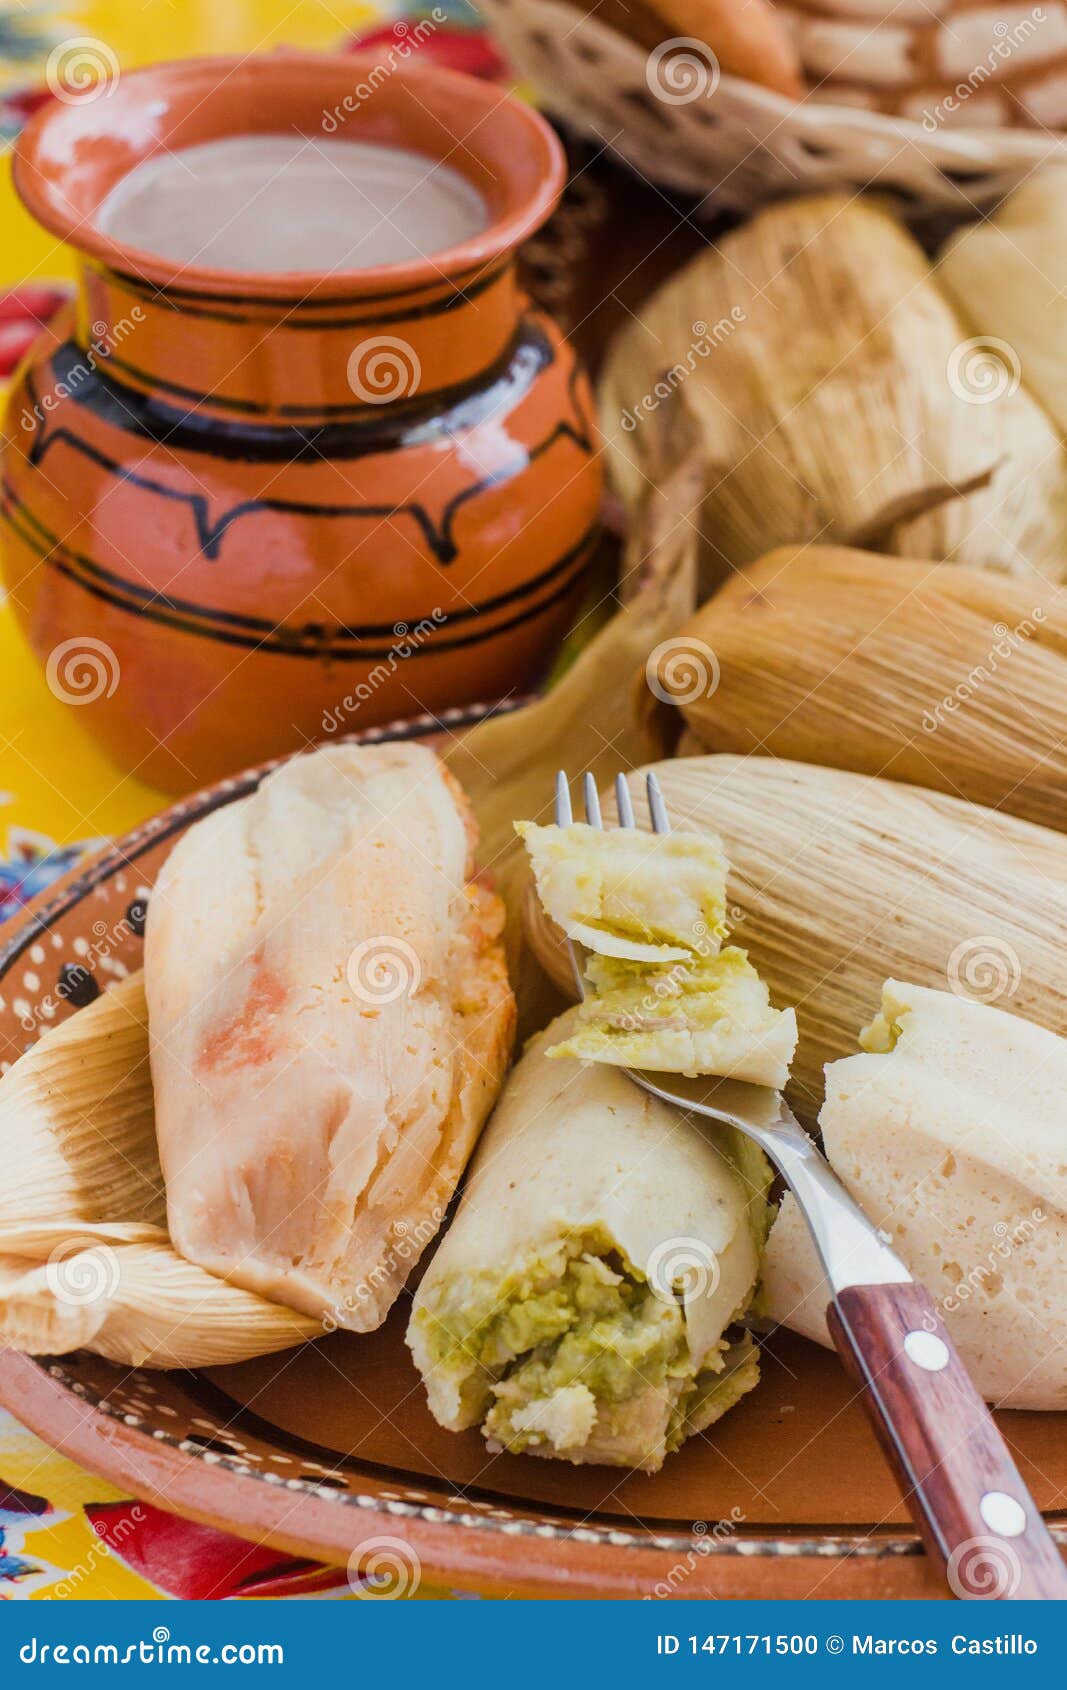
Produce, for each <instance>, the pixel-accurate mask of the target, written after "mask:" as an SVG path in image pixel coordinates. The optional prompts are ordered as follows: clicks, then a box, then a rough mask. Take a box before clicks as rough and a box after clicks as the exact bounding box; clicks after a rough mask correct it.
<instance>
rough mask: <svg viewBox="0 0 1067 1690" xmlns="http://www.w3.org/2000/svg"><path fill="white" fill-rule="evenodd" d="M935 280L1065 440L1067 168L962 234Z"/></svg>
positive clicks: (1042, 178)
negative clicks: (1011, 366)
mask: <svg viewBox="0 0 1067 1690" xmlns="http://www.w3.org/2000/svg"><path fill="white" fill-rule="evenodd" d="M938 275H939V277H940V279H941V282H942V284H943V285H944V287H945V289H946V291H947V292H948V293H949V295H950V296H951V297H952V299H953V300H954V301H955V303H956V305H957V307H958V309H959V310H960V311H961V312H962V314H963V316H964V317H965V318H966V319H967V320H968V322H969V323H970V325H971V327H972V329H974V330H977V331H978V332H979V333H980V334H983V335H987V336H989V337H990V338H991V339H994V340H999V341H1002V342H1004V343H1005V344H1006V346H1007V352H1006V353H1004V354H1003V357H1004V358H1005V359H1006V360H1007V361H1008V362H1010V361H1011V358H1012V357H1014V358H1015V359H1016V360H1017V361H1018V364H1017V367H1018V369H1019V371H1020V372H1021V374H1022V379H1023V380H1024V381H1025V383H1026V385H1027V387H1028V388H1029V389H1030V392H1031V393H1032V394H1033V395H1034V397H1035V398H1036V399H1038V400H1039V401H1040V402H1041V404H1042V405H1044V407H1045V409H1046V411H1048V413H1049V415H1050V416H1051V417H1052V418H1053V420H1054V421H1055V422H1056V424H1057V425H1058V426H1059V429H1060V431H1061V432H1062V433H1064V434H1067V166H1064V165H1049V166H1046V167H1045V169H1043V170H1039V171H1038V172H1037V173H1036V174H1035V175H1033V176H1030V177H1028V178H1027V179H1026V181H1024V182H1023V183H1022V184H1021V186H1020V187H1018V188H1016V190H1015V192H1014V193H1012V194H1009V195H1008V198H1007V199H1006V200H1005V201H1004V203H1003V204H1002V205H1001V206H1000V207H999V208H998V210H997V211H996V212H995V213H994V215H993V216H992V217H988V218H981V219H980V220H979V221H978V222H976V223H973V224H968V225H967V226H966V227H965V228H963V229H961V230H960V231H959V233H958V234H956V235H954V236H953V237H952V238H951V239H950V240H949V241H948V242H947V243H946V245H945V247H944V248H943V250H942V251H941V253H940V255H939V258H938ZM992 374H993V375H994V376H995V372H992Z"/></svg>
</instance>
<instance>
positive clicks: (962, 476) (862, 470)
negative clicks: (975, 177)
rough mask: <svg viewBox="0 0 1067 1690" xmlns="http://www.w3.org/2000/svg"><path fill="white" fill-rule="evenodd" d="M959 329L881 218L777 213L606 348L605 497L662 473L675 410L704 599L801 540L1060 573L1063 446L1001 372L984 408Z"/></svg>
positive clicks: (912, 253)
mask: <svg viewBox="0 0 1067 1690" xmlns="http://www.w3.org/2000/svg"><path fill="white" fill-rule="evenodd" d="M971 334H972V330H971V328H970V327H969V325H967V324H965V323H964V321H963V320H962V319H961V318H960V317H959V316H958V315H957V313H956V311H955V309H954V308H953V306H952V305H951V304H950V303H949V301H948V299H947V298H946V296H945V294H944V293H943V292H942V291H940V289H939V287H938V285H937V282H936V280H935V277H934V274H933V272H932V271H931V268H930V265H929V263H928V261H927V259H926V257H925V255H924V254H923V252H922V250H921V248H920V247H919V246H918V245H917V244H916V242H915V241H914V240H912V238H911V237H910V236H909V235H908V234H907V233H905V231H904V229H903V228H902V227H901V226H900V225H899V224H898V223H897V222H896V221H895V220H894V219H893V217H892V216H890V215H889V214H888V212H886V211H884V210H881V209H879V208H878V207H877V206H876V205H874V204H872V203H870V202H868V201H861V200H858V199H852V200H849V199H847V198H845V197H843V196H838V195H823V196H817V197H813V198H807V199H799V200H794V201H790V202H788V203H785V204H780V205H776V206H773V207H771V208H770V209H769V210H767V211H764V212H762V213H761V214H760V215H759V216H758V217H756V218H754V219H753V220H752V221H751V222H750V223H748V224H746V225H745V226H744V227H742V228H740V229H737V230H735V231H734V232H733V233H731V234H730V235H728V236H727V237H726V238H725V239H724V240H723V241H722V242H721V243H720V245H719V246H718V248H711V247H709V248H708V250H707V251H706V252H705V253H703V254H701V255H700V256H699V257H698V258H696V259H695V260H693V262H692V263H691V264H689V265H688V266H686V267H685V268H684V269H683V270H681V271H680V272H679V273H678V274H677V275H675V276H674V277H672V278H671V279H670V280H669V281H668V282H667V284H666V285H665V286H664V287H663V288H662V289H660V291H659V292H658V293H657V294H655V295H654V297H653V298H652V300H651V301H650V302H649V303H648V304H647V305H646V306H644V308H643V309H642V311H641V313H640V315H639V316H638V317H637V318H636V319H635V320H634V322H633V323H631V324H628V325H627V327H626V329H625V330H624V331H623V333H622V334H621V335H620V336H619V338H618V339H617V341H616V342H615V343H614V346H613V348H612V350H611V353H610V355H609V358H608V360H607V364H606V367H605V372H604V376H603V378H602V381H601V388H600V401H601V404H600V410H601V425H602V428H603V431H604V435H605V438H606V440H607V442H608V449H609V454H610V458H611V463H612V472H613V476H614V479H615V483H616V486H617V489H618V491H619V493H620V495H621V496H622V498H623V499H624V501H625V502H626V503H627V504H628V505H632V503H633V501H634V499H635V498H636V497H637V495H638V493H639V492H640V490H641V489H642V487H644V486H645V484H646V483H647V482H649V481H653V482H654V481H655V480H656V479H657V478H658V477H659V476H660V475H661V474H662V472H663V470H664V468H665V467H666V465H667V464H668V463H669V461H670V456H669V447H668V444H667V439H666V429H667V425H668V420H669V417H670V414H671V411H672V409H674V408H675V407H676V406H678V405H681V406H683V407H684V408H685V409H686V410H687V411H688V412H689V413H690V415H691V416H692V417H693V419H694V420H695V422H696V424H697V427H698V429H699V431H700V436H701V440H702V442H703V448H704V453H705V475H706V480H707V497H706V500H705V505H704V511H703V518H702V524H701V526H702V530H703V533H704V536H705V540H706V542H707V546H708V547H709V548H710V550H711V552H712V554H713V557H714V560H715V563H714V566H713V567H710V568H706V569H705V574H704V580H703V582H702V588H703V595H706V593H707V592H708V591H710V590H711V588H712V586H713V585H714V582H715V579H716V578H720V577H723V576H725V575H726V574H727V573H728V572H729V570H730V568H731V567H735V568H736V567H742V566H744V565H746V564H748V563H751V562H753V561H754V560H755V559H756V558H758V557H761V556H762V555H763V553H764V552H766V551H768V550H770V549H771V548H772V547H773V546H778V545H783V544H795V543H798V542H802V541H805V540H823V541H826V542H828V543H830V542H833V543H837V544H842V545H856V546H868V547H871V548H872V549H874V550H877V551H885V552H891V553H897V554H900V555H905V556H907V555H911V556H914V557H934V558H938V559H951V560H953V561H955V562H960V563H971V564H975V565H980V566H983V567H993V568H998V569H1002V570H1008V571H1011V572H1014V573H1026V572H1030V571H1036V572H1038V573H1040V574H1043V575H1045V576H1047V577H1049V578H1050V579H1054V580H1059V579H1061V578H1062V576H1063V574H1064V569H1065V566H1067V556H1065V549H1064V545H1063V533H1064V527H1065V522H1067V455H1065V452H1064V449H1063V446H1062V444H1061V442H1060V440H1059V439H1058V437H1057V435H1056V433H1055V432H1054V430H1053V428H1052V426H1051V424H1050V422H1049V419H1048V418H1047V417H1046V415H1045V414H1044V412H1043V411H1041V410H1040V408H1039V407H1038V405H1037V404H1036V403H1035V402H1034V400H1033V399H1032V398H1031V397H1030V395H1029V394H1028V393H1027V392H1026V390H1025V389H1024V388H1021V387H1018V386H1017V384H1016V382H1015V381H1014V380H1013V379H1011V376H1012V372H1005V379H1004V381H1003V391H1001V392H1000V393H999V396H996V397H995V401H994V402H992V403H987V402H985V401H986V400H988V399H989V397H990V393H989V390H988V389H987V388H986V387H984V386H983V385H982V382H981V380H979V382H978V384H977V390H976V389H975V383H974V381H973V356H974V349H972V348H969V347H968V345H967V342H968V337H969V336H970V335H971ZM664 372H667V374H666V375H665V374H664ZM703 595H702V596H703Z"/></svg>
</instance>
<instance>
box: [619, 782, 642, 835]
mask: <svg viewBox="0 0 1067 1690" xmlns="http://www.w3.org/2000/svg"><path fill="white" fill-rule="evenodd" d="M615 807H616V809H617V810H618V812H619V826H620V827H636V825H637V823H636V822H635V821H634V807H633V805H632V804H631V802H630V788H629V787H628V786H627V784H626V776H625V775H621V774H620V775H616V776H615Z"/></svg>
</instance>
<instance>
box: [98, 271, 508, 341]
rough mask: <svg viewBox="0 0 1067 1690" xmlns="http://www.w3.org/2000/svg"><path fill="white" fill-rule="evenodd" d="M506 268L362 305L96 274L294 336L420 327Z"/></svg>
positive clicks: (172, 303) (173, 305)
mask: <svg viewBox="0 0 1067 1690" xmlns="http://www.w3.org/2000/svg"><path fill="white" fill-rule="evenodd" d="M509 267H511V259H509V260H506V262H504V264H497V267H495V269H494V270H489V272H487V274H485V275H479V274H477V270H468V272H467V274H468V275H470V277H472V279H470V282H467V284H463V282H462V279H458V277H457V279H450V281H451V292H446V294H440V296H438V297H436V299H428V301H424V303H421V304H406V301H409V299H413V297H414V296H416V292H426V289H428V287H440V286H441V282H440V281H435V282H428V284H424V286H423V287H421V289H413V291H411V292H409V294H408V292H404V294H396V292H384V294H364V296H362V301H355V299H352V297H350V296H348V297H345V296H337V297H328V299H311V297H304V299H254V297H250V296H240V294H233V296H228V294H194V292H184V291H183V289H174V287H161V289H152V287H149V286H145V284H139V282H135V279H134V277H132V275H125V274H122V272H120V270H100V272H98V274H100V275H101V277H103V281H105V282H107V286H108V287H113V289H115V292H120V294H125V296H127V297H130V299H144V301H145V303H147V304H154V306H164V309H169V311H179V313H181V314H183V316H196V318H208V319H211V321H215V323H238V324H243V323H250V324H252V326H254V328H265V330H272V331H274V330H293V331H296V333H303V331H308V330H311V331H320V330H333V328H380V326H382V324H386V323H397V324H399V323H418V321H424V319H426V318H435V316H446V314H448V313H450V311H458V309H462V308H463V306H467V304H470V303H472V301H473V299H479V297H480V294H484V292H487V289H489V287H492V284H494V282H497V281H499V279H501V277H502V275H504V272H506V270H507V269H509ZM203 299H218V301H228V303H230V304H232V308H233V309H230V311H216V309H213V308H211V306H203V304H200V301H203ZM387 301H394V308H392V309H391V311H374V313H372V314H369V316H355V314H345V316H337V318H323V316H313V313H315V311H318V309H337V308H340V306H347V308H348V311H353V308H355V306H357V304H360V303H362V304H367V306H384V304H387ZM259 313H265V314H259Z"/></svg>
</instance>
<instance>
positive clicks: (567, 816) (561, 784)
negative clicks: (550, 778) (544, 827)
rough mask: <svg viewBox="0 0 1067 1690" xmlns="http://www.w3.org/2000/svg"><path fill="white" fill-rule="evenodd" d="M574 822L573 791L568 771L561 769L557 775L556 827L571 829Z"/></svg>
mask: <svg viewBox="0 0 1067 1690" xmlns="http://www.w3.org/2000/svg"><path fill="white" fill-rule="evenodd" d="M573 820H574V817H573V814H572V812H571V789H570V784H569V782H568V780H567V771H566V769H560V770H558V772H557V774H556V826H557V827H570V825H571V822H572V821H573Z"/></svg>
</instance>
